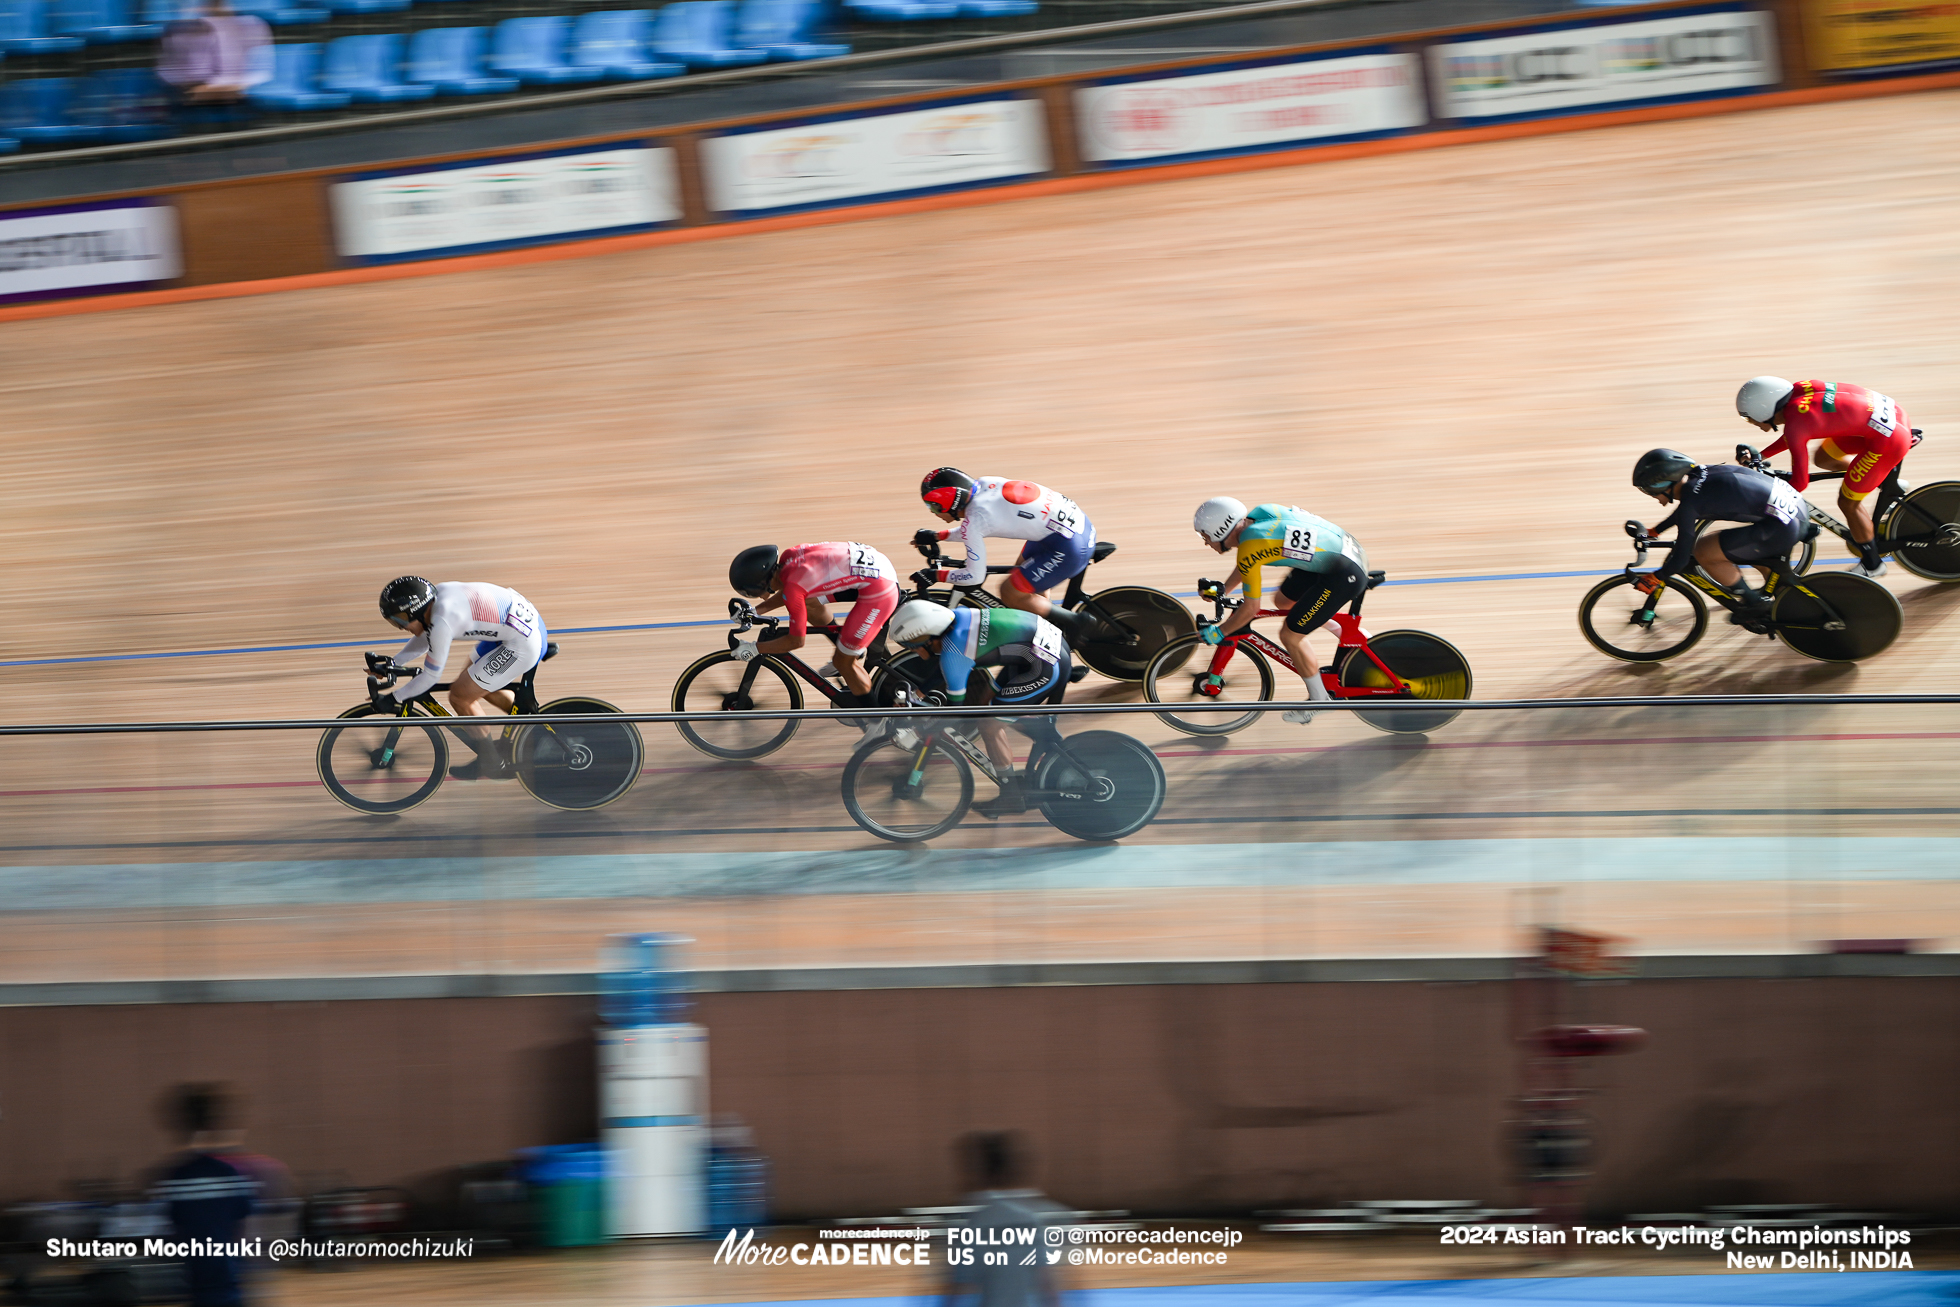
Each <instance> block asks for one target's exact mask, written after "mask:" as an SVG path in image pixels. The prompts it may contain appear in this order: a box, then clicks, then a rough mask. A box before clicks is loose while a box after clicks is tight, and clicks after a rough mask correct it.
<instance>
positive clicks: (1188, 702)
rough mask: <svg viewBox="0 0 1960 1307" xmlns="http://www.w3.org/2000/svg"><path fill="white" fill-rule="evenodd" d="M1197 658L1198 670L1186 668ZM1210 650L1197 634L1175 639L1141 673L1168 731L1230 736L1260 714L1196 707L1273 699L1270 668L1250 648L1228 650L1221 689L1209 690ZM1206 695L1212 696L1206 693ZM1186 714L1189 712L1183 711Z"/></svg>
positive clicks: (1145, 690)
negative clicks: (1162, 707) (1229, 657)
mask: <svg viewBox="0 0 1960 1307" xmlns="http://www.w3.org/2000/svg"><path fill="white" fill-rule="evenodd" d="M1194 657H1196V658H1197V659H1198V661H1197V667H1198V670H1196V671H1192V670H1190V669H1189V668H1188V667H1187V666H1186V664H1187V663H1189V662H1191V660H1192V659H1193V658H1194ZM1210 668H1211V647H1210V646H1209V645H1207V644H1205V642H1204V641H1203V639H1201V638H1200V637H1198V636H1196V635H1185V636H1179V637H1178V638H1177V639H1175V640H1172V641H1171V642H1170V643H1169V644H1167V645H1165V646H1164V647H1163V648H1162V649H1159V650H1158V651H1157V656H1156V657H1155V658H1153V659H1151V660H1150V665H1149V666H1148V667H1146V668H1144V671H1143V697H1144V698H1146V699H1148V700H1149V701H1150V702H1151V703H1161V704H1163V705H1165V707H1166V709H1167V711H1165V712H1160V713H1158V714H1157V715H1158V716H1159V717H1161V718H1163V719H1164V723H1165V724H1166V725H1168V726H1175V727H1176V728H1177V729H1178V730H1180V731H1183V732H1184V733H1185V734H1187V735H1230V734H1231V733H1232V732H1233V731H1239V730H1244V729H1245V728H1246V727H1247V726H1250V725H1251V724H1252V723H1253V722H1255V721H1257V720H1258V719H1259V716H1260V714H1259V711H1258V710H1257V709H1253V710H1251V711H1248V712H1241V713H1232V712H1201V711H1196V708H1197V706H1198V705H1199V704H1214V703H1270V702H1271V701H1272V698H1273V667H1272V664H1271V663H1269V662H1267V661H1266V658H1265V655H1263V654H1261V653H1260V652H1259V651H1258V650H1257V649H1254V648H1252V647H1251V646H1250V645H1244V644H1242V645H1239V646H1238V647H1237V648H1236V649H1234V650H1233V651H1232V661H1231V662H1229V663H1227V664H1225V670H1224V671H1222V672H1220V673H1219V684H1218V685H1215V686H1213V685H1210V684H1208V683H1209V681H1210ZM1207 690H1210V691H1213V693H1207ZM1187 709H1190V710H1191V711H1186V710H1187Z"/></svg>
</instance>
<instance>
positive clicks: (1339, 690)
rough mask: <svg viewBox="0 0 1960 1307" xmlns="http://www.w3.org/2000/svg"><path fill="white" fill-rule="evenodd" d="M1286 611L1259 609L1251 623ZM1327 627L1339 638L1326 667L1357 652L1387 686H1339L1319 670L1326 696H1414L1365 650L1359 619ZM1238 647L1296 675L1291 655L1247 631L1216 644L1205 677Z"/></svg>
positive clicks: (1337, 617)
mask: <svg viewBox="0 0 1960 1307" xmlns="http://www.w3.org/2000/svg"><path fill="white" fill-rule="evenodd" d="M1289 611H1290V610H1288V609H1285V608H1262V609H1260V610H1259V614H1258V617H1255V618H1253V620H1254V621H1258V620H1259V618H1260V617H1285V616H1286V615H1287V613H1288V612H1289ZM1327 624H1328V625H1329V626H1332V627H1334V628H1335V629H1336V630H1338V631H1339V632H1340V637H1341V638H1340V643H1339V645H1338V646H1337V647H1336V652H1335V661H1334V662H1333V663H1332V664H1330V666H1336V667H1337V666H1339V665H1340V654H1339V650H1341V649H1352V650H1358V651H1359V652H1360V654H1361V655H1363V656H1365V657H1366V658H1367V659H1368V661H1369V662H1371V663H1373V664H1374V665H1375V670H1377V671H1379V672H1380V673H1381V674H1382V675H1383V676H1385V677H1387V678H1388V684H1387V685H1342V684H1341V682H1340V678H1339V677H1338V676H1337V675H1336V674H1335V673H1334V672H1332V671H1326V670H1322V671H1319V672H1318V673H1317V674H1318V675H1319V677H1320V683H1321V684H1322V685H1324V686H1325V687H1327V693H1329V694H1331V695H1333V696H1334V697H1335V698H1336V699H1373V698H1385V697H1392V696H1400V697H1404V698H1407V697H1409V696H1411V695H1412V694H1414V691H1412V690H1410V689H1409V686H1408V683H1407V682H1406V681H1404V680H1403V679H1402V678H1401V677H1399V676H1397V675H1396V674H1395V673H1394V672H1393V671H1391V670H1390V669H1389V666H1388V664H1387V663H1384V662H1383V661H1382V660H1381V659H1380V658H1379V657H1377V656H1376V654H1375V651H1374V650H1373V649H1371V648H1369V647H1368V633H1367V632H1366V631H1364V630H1362V629H1361V619H1360V618H1359V617H1357V616H1355V615H1354V614H1353V613H1351V612H1337V613H1335V614H1334V615H1333V616H1331V617H1329V618H1328V619H1327ZM1241 643H1243V644H1249V645H1251V646H1252V647H1253V648H1254V649H1257V650H1258V651H1259V652H1260V653H1262V654H1264V655H1266V657H1268V658H1270V659H1272V660H1273V661H1274V662H1275V663H1278V664H1279V665H1280V666H1281V667H1284V668H1285V669H1286V670H1287V671H1289V672H1292V673H1293V674H1294V675H1295V676H1298V675H1299V674H1300V669H1299V667H1298V666H1297V665H1296V664H1295V663H1294V661H1293V658H1292V655H1290V654H1288V653H1287V652H1286V649H1285V648H1284V646H1282V645H1280V644H1279V643H1278V642H1276V641H1274V640H1272V639H1270V638H1268V637H1267V636H1265V635H1263V634H1261V633H1260V632H1258V631H1255V630H1253V629H1252V628H1250V627H1247V628H1246V629H1245V630H1243V631H1240V632H1238V633H1237V634H1236V635H1228V636H1226V637H1225V638H1224V639H1223V640H1221V641H1220V642H1219V645H1218V648H1217V649H1216V650H1214V651H1213V652H1212V655H1211V666H1210V667H1209V668H1208V669H1207V671H1208V672H1209V674H1210V675H1212V676H1223V675H1224V674H1225V667H1226V665H1227V664H1228V663H1230V662H1231V661H1232V653H1233V651H1234V650H1236V649H1237V648H1238V646H1239V645H1240V644H1241ZM1353 656H1354V655H1353V654H1350V655H1349V657H1353Z"/></svg>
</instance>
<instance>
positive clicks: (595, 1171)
mask: <svg viewBox="0 0 1960 1307" xmlns="http://www.w3.org/2000/svg"><path fill="white" fill-rule="evenodd" d="M523 1156H524V1158H525V1167H524V1169H525V1178H526V1179H527V1180H528V1181H529V1182H530V1185H531V1192H532V1193H533V1195H535V1198H536V1202H537V1206H538V1235H539V1242H541V1243H543V1244H544V1246H545V1247H547V1248H585V1247H588V1246H590V1245H592V1244H600V1243H604V1242H606V1154H605V1150H604V1149H602V1148H600V1147H599V1146H598V1145H597V1144H560V1145H554V1146H552V1147H548V1148H527V1149H525V1150H524V1154H523Z"/></svg>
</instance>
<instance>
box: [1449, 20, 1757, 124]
mask: <svg viewBox="0 0 1960 1307" xmlns="http://www.w3.org/2000/svg"><path fill="white" fill-rule="evenodd" d="M1429 59H1430V64H1429V73H1430V84H1431V85H1432V86H1433V87H1434V88H1435V91H1436V112H1437V116H1438V117H1441V118H1469V119H1492V118H1516V117H1525V116H1530V115H1536V114H1553V113H1567V112H1571V111H1573V110H1576V109H1601V108H1608V107H1618V106H1633V105H1641V104H1653V103H1656V102H1664V101H1672V100H1691V99H1703V98H1706V97H1708V96H1713V95H1740V94H1745V93H1747V92H1750V91H1757V90H1761V89H1762V88H1764V87H1768V86H1774V85H1775V84H1776V83H1777V81H1778V80H1779V79H1780V76H1781V74H1780V73H1779V71H1778V67H1777V59H1776V32H1775V27H1774V25H1773V22H1772V20H1771V18H1770V15H1768V14H1767V13H1763V12H1760V11H1757V10H1749V9H1716V10H1698V11H1696V12H1694V13H1688V14H1670V15H1668V16H1667V17H1665V18H1648V19H1637V20H1633V21H1630V22H1622V23H1613V22H1605V23H1594V24H1589V25H1588V24H1562V25H1560V26H1557V27H1543V28H1538V29H1535V30H1533V31H1529V32H1517V33H1512V34H1509V35H1504V36H1496V37H1487V38H1481V39H1478V40H1474V41H1451V42H1447V43H1443V44H1438V45H1433V46H1431V47H1429Z"/></svg>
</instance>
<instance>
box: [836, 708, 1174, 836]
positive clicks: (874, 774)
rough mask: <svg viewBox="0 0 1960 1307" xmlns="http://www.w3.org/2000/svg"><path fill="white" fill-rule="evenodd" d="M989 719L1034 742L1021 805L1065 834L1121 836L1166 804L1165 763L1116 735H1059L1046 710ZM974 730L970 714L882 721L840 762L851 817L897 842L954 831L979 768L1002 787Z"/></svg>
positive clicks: (1139, 827)
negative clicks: (1025, 800)
mask: <svg viewBox="0 0 1960 1307" xmlns="http://www.w3.org/2000/svg"><path fill="white" fill-rule="evenodd" d="M893 693H894V697H895V699H896V700H897V701H898V706H899V707H900V708H903V707H905V706H908V705H909V704H911V703H914V702H919V701H921V700H920V697H919V696H918V692H917V691H915V690H913V689H912V688H911V687H909V686H895V687H894V689H893ZM925 701H927V702H929V701H930V697H929V696H928V697H927V698H926V700H925ZM996 720H998V721H1000V722H1002V723H1003V724H1004V725H1006V726H1009V727H1011V728H1013V729H1014V730H1015V731H1017V732H1019V733H1020V734H1022V735H1024V736H1026V737H1027V738H1028V739H1030V740H1032V741H1033V742H1034V747H1033V749H1032V750H1031V751H1030V752H1029V754H1028V763H1027V768H1026V780H1025V782H1024V784H1025V791H1026V794H1027V797H1028V801H1029V803H1030V804H1031V805H1032V806H1034V807H1037V808H1039V809H1040V811H1041V815H1042V816H1044V817H1046V818H1047V819H1048V821H1049V823H1050V824H1051V825H1053V826H1054V827H1055V829H1056V830H1059V831H1061V832H1062V833H1063V834H1066V835H1073V836H1075V838H1077V839H1080V840H1120V839H1123V838H1124V837H1125V836H1129V835H1134V834H1135V833H1136V832H1138V831H1140V830H1142V829H1143V828H1144V827H1145V826H1147V825H1149V824H1150V822H1151V821H1152V820H1153V819H1155V817H1156V816H1157V813H1158V810H1159V809H1161V808H1162V807H1163V806H1164V791H1165V783H1164V765H1163V764H1162V763H1160V762H1158V761H1157V755H1156V754H1155V753H1152V752H1151V750H1150V747H1149V746H1148V745H1146V744H1144V743H1143V742H1142V741H1141V740H1136V739H1132V738H1131V737H1130V736H1127V735H1123V734H1121V733H1119V732H1116V731H1083V732H1081V733H1080V734H1077V735H1070V736H1066V737H1065V736H1063V735H1062V733H1061V731H1060V729H1058V728H1057V727H1056V725H1055V719H1054V717H1053V715H1050V714H1041V713H1036V714H1033V715H1029V716H1017V717H1006V716H1003V717H999V718H997V719H996ZM978 727H979V721H978V720H976V719H974V718H953V717H944V716H934V717H904V716H894V717H891V718H888V719H887V720H886V721H885V723H884V725H883V727H882V729H880V730H879V731H878V732H877V733H876V734H874V735H870V736H867V737H866V738H865V740H864V742H863V743H861V744H859V745H858V747H857V748H856V750H854V751H853V752H852V754H851V757H850V761H848V762H846V763H845V764H844V778H843V792H844V809H845V811H847V812H849V813H850V814H851V820H852V821H855V822H856V823H857V824H858V825H860V826H862V827H863V828H864V829H865V830H867V831H870V832H871V833H872V834H873V835H876V836H877V837H878V838H879V839H884V840H891V841H893V842H895V843H899V844H916V843H918V842H920V841H922V840H930V839H934V838H936V837H938V836H940V835H944V834H945V833H946V832H947V831H949V830H951V829H953V827H955V826H957V825H959V824H960V820H961V819H962V818H964V817H965V816H966V814H967V810H968V809H969V808H970V807H972V806H973V773H974V770H975V769H976V768H977V769H978V770H979V771H980V774H981V775H983V776H985V777H986V778H987V779H988V780H991V781H992V782H994V784H995V785H1000V784H1001V783H1002V777H1001V775H1000V772H999V769H998V768H996V767H995V766H994V763H993V760H992V759H991V758H989V757H988V756H987V750H986V748H985V747H984V746H983V745H982V743H981V741H980V739H979V730H978Z"/></svg>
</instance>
